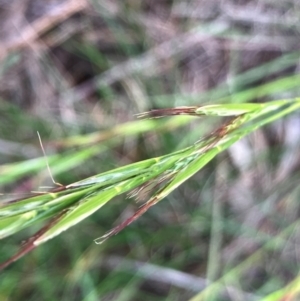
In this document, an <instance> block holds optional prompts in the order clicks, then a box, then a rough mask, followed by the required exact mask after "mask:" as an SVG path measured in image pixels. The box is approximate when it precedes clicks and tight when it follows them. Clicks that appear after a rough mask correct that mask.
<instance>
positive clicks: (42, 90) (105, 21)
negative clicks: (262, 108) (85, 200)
mask: <svg viewBox="0 0 300 301" xmlns="http://www.w3.org/2000/svg"><path fill="white" fill-rule="evenodd" d="M299 13H300V6H299V3H298V1H297V0H283V1H279V0H278V1H277V0H276V1H270V0H260V1H258V0H240V1H234V0H226V1H216V0H215V1H210V2H207V1H201V0H193V1H167V0H163V1H152V0H146V1H142V2H141V1H135V0H131V1H130V0H128V1H107V0H102V1H101V0H90V1H85V0H65V1H58V0H49V1H41V0H28V1H20V0H13V1H9V2H8V1H5V0H2V1H0V25H1V31H0V41H1V46H0V59H1V62H0V98H1V99H0V114H1V115H0V116H1V118H0V153H1V156H0V164H1V165H0V192H1V193H3V195H2V196H1V202H2V201H5V200H7V199H14V198H19V197H23V196H24V195H26V194H28V193H30V192H31V191H37V190H40V191H44V190H45V189H47V188H45V187H49V186H51V187H53V183H52V181H51V178H50V176H49V173H48V170H47V167H46V164H45V160H44V158H43V154H42V150H41V147H40V145H39V141H38V137H37V131H38V132H39V133H40V135H41V137H42V141H43V145H44V148H45V150H46V153H47V157H48V160H49V164H50V166H51V170H52V173H53V175H54V177H55V180H56V181H57V182H59V183H62V184H65V185H67V184H69V183H72V182H75V181H79V180H81V179H83V178H86V177H88V176H92V175H95V174H99V173H101V172H104V171H107V170H110V169H113V168H116V167H119V166H124V165H126V164H129V163H132V162H137V161H140V160H144V159H148V158H152V157H156V156H161V155H164V154H168V153H170V152H173V151H175V150H178V149H181V148H183V147H186V146H188V145H192V144H193V143H194V142H196V141H197V140H199V139H200V138H201V137H203V136H204V135H206V134H207V133H211V132H212V131H213V130H215V129H216V128H218V127H219V126H220V125H221V124H222V123H223V122H224V119H220V118H216V117H207V118H203V117H201V118H191V117H190V118H185V117H183V116H182V117H172V118H166V119H154V120H136V118H135V114H137V113H141V112H143V111H148V110H151V109H153V108H164V107H174V106H189V105H201V104H213V103H224V102H226V103H242V102H266V101H271V100H274V99H282V98H294V97H297V96H299V95H300V88H299V82H300V76H299V74H298V73H299V54H300V47H299V26H300V25H299V21H298V16H299ZM299 129H300V118H299V112H298V113H296V114H292V115H289V116H287V117H285V118H284V119H282V120H280V121H276V122H274V123H273V124H271V125H268V126H267V127H264V128H262V129H259V130H257V131H256V132H255V133H254V134H252V135H250V136H249V137H247V138H245V139H243V140H241V141H239V142H238V143H236V144H235V145H233V146H232V147H231V148H230V149H229V150H227V151H225V152H224V153H222V154H221V155H219V156H218V157H217V158H216V159H215V160H213V161H212V162H211V163H209V165H208V166H206V167H205V168H204V169H203V170H202V171H201V172H199V173H197V174H196V175H195V176H193V177H192V178H191V179H190V180H188V181H187V182H186V183H184V184H183V185H182V186H180V187H179V188H178V189H177V190H175V191H174V192H173V193H172V194H171V195H170V196H168V197H167V198H166V199H165V200H164V201H163V202H161V203H160V204H158V205H157V206H154V207H152V208H151V210H149V211H148V212H147V213H146V214H145V215H144V216H143V217H142V218H140V219H139V220H137V221H136V222H135V223H133V224H132V225H130V226H129V227H127V228H126V229H125V230H124V231H122V232H121V233H119V234H118V235H117V236H114V237H112V238H111V239H109V240H108V241H107V242H106V243H104V244H102V245H100V246H98V245H95V244H94V243H93V240H94V239H95V238H97V237H99V236H101V235H103V234H104V233H105V232H106V231H107V230H109V229H111V227H112V226H114V225H116V224H115V222H116V223H119V222H121V221H123V220H124V219H126V218H127V217H128V216H130V215H131V214H132V213H133V212H134V211H136V210H137V208H138V207H139V206H140V204H136V203H135V202H134V201H133V200H131V199H127V198H126V195H122V196H119V197H117V198H115V199H114V200H112V201H111V202H109V204H107V205H106V206H104V207H103V208H101V210H99V211H98V212H96V213H95V214H93V215H92V216H91V217H89V218H87V219H86V220H84V221H83V222H81V223H80V224H79V225H77V226H75V227H73V228H71V229H70V230H68V231H67V232H64V233H63V234H62V235H60V236H58V237H56V238H55V239H53V240H51V241H49V242H47V243H46V244H44V245H42V246H40V247H39V248H37V249H36V250H35V251H33V252H32V253H30V254H28V255H26V256H25V257H24V258H22V259H20V260H19V261H17V262H16V263H14V264H13V265H11V266H10V267H8V268H7V269H6V270H4V271H3V272H2V274H1V276H0V277H1V281H0V300H23V299H26V300H57V299H59V300H88V301H90V300H151V301H152V300H172V301H173V300H189V299H191V300H209V301H210V300H213V301H214V300H220V301H221V300H222V301H223V300H225V301H226V300H234V301H235V300H268V301H273V300H298V298H299V293H298V291H299V277H298V274H299V252H298V248H297V245H298V241H299V239H300V232H299V229H300V228H299V221H298V218H299V204H298V203H299V202H298V200H299V185H298V183H299V166H300V164H299V163H300V161H299V151H298V150H299V141H300V135H299ZM41 225H42V224H41ZM41 225H36V226H34V227H31V228H28V229H25V230H23V231H22V232H20V233H18V234H16V235H14V236H13V237H9V238H6V239H4V240H1V245H0V261H4V260H5V259H7V258H9V257H10V256H12V255H13V254H14V253H15V252H16V250H17V249H18V247H19V244H20V243H21V242H22V241H23V240H24V239H26V238H28V237H29V236H30V235H32V234H33V233H35V232H36V231H37V230H38V229H39V227H40V226H41ZM298 234H299V235H298Z"/></svg>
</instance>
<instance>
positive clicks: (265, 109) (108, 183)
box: [0, 98, 300, 269]
mask: <svg viewBox="0 0 300 301" xmlns="http://www.w3.org/2000/svg"><path fill="white" fill-rule="evenodd" d="M299 108H300V98H296V99H288V100H278V101H272V102H268V103H245V104H215V105H206V106H205V105H204V106H198V107H197V106H193V107H178V108H169V109H157V110H153V111H150V112H146V113H142V114H140V115H138V117H140V118H160V117H164V116H173V115H192V116H220V117H224V116H225V117H227V121H226V122H225V123H224V124H223V125H222V126H221V127H219V128H217V129H216V130H214V131H213V132H212V133H211V134H209V135H207V136H205V137H202V138H201V137H200V138H201V139H199V140H198V141H197V142H196V143H194V144H193V145H192V146H190V147H187V148H185V149H182V150H179V151H176V152H173V153H170V154H167V155H163V156H161V157H157V158H152V159H148V160H145V161H140V162H137V163H133V164H129V165H127V166H124V167H120V168H117V169H113V170H111V171H108V172H104V173H101V174H98V175H95V176H92V177H90V178H87V179H84V180H82V181H79V182H76V183H72V184H69V185H65V186H64V185H62V186H59V187H57V188H54V189H52V190H50V191H49V192H43V193H32V195H31V196H30V197H27V198H23V199H18V200H13V201H9V202H6V203H1V204H0V239H3V238H5V237H8V236H11V235H13V234H15V233H17V232H19V231H20V230H22V229H24V228H26V227H29V226H31V225H34V224H36V223H37V222H39V221H45V225H44V226H43V227H42V228H41V229H40V230H39V231H38V232H37V233H36V234H35V235H33V236H32V237H31V238H29V239H28V240H27V241H26V242H25V243H23V244H22V246H21V247H20V250H19V251H18V252H17V253H16V254H15V255H14V256H12V257H11V258H10V259H8V260H6V261H5V262H3V263H2V264H0V269H3V268H5V267H7V266H8V265H10V264H11V263H12V262H14V261H16V260H18V259H19V258H20V257H22V256H24V255H25V254H26V253H28V252H30V251H31V250H33V249H35V248H36V247H37V246H39V245H41V244H42V243H44V242H46V241H48V240H50V239H51V238H53V237H55V236H57V235H59V234H60V233H61V232H63V231H65V230H67V229H68V228H70V227H72V226H74V225H76V224H78V223H79V222H80V221H82V220H84V219H85V218H87V217H88V216H89V215H91V214H92V213H94V212H95V211H97V210H98V209H100V208H101V207H102V206H104V205H105V204H106V203H107V202H109V201H110V200H111V199H112V198H114V197H115V196H117V195H120V194H124V193H129V196H130V197H136V198H139V197H140V196H143V195H144V192H145V191H147V192H149V191H150V192H151V197H150V199H148V200H146V202H145V203H144V204H143V205H142V206H141V207H140V208H139V209H138V210H137V211H136V212H135V213H134V214H133V215H132V216H131V217H129V218H127V219H126V220H125V221H124V222H122V223H121V224H119V225H118V226H116V227H114V228H113V229H112V230H110V231H109V232H107V233H106V234H104V235H102V236H101V237H99V238H97V239H95V243H96V244H101V243H103V242H104V241H105V240H106V239H108V238H109V237H111V236H113V235H115V234H117V233H118V232H120V231H121V230H123V229H124V228H125V227H126V226H128V225H129V224H131V223H132V222H133V221H135V220H136V219H137V218H139V217H140V216H141V215H142V214H144V213H145V212H146V211H147V210H148V209H149V208H150V207H151V206H153V205H155V204H157V203H158V202H160V201H161V200H162V199H163V198H165V197H166V196H167V195H169V194H170V193H171V192H172V191H173V190H174V189H176V188H177V187H178V186H180V185H181V184H182V183H184V182H185V181H186V180H187V179H189V178H190V177H191V176H192V175H194V174H195V173H196V172H198V171H199V170H200V169H201V168H202V167H204V166H205V165H206V164H207V163H208V162H210V161H211V160H212V159H213V158H214V157H215V156H217V155H218V154H219V153H221V152H222V151H224V150H226V149H227V148H228V147H230V146H231V145H232V144H234V143H235V142H237V141H238V140H240V139H242V138H243V137H245V136H246V135H248V134H250V133H251V132H253V131H255V130H256V129H258V128H260V127H262V126H264V125H266V124H268V123H270V122H273V121H275V120H276V119H279V118H282V117H283V116H285V115H287V114H289V113H292V112H294V111H295V110H297V109H299ZM228 117H230V119H229V121H228Z"/></svg>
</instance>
